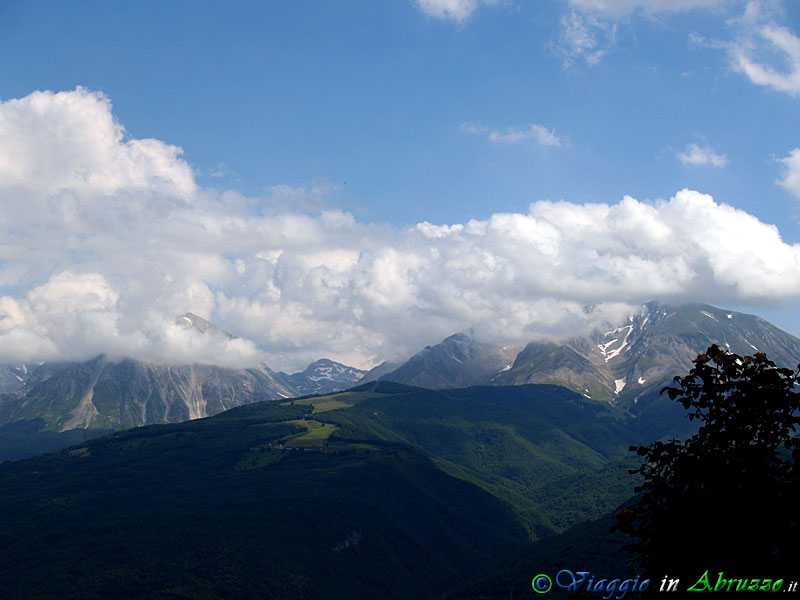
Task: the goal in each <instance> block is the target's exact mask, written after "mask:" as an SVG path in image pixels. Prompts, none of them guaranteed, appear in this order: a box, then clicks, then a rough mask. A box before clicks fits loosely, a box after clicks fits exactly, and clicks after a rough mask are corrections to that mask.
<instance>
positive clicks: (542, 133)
mask: <svg viewBox="0 0 800 600" xmlns="http://www.w3.org/2000/svg"><path fill="white" fill-rule="evenodd" d="M460 130H461V131H463V132H464V133H470V134H474V135H485V136H486V137H488V138H489V141H491V142H494V143H498V144H516V143H519V142H523V141H526V140H533V141H535V142H537V143H538V144H540V145H542V146H561V145H562V140H561V138H560V137H559V136H558V135H556V132H555V130H552V129H547V127H545V126H544V125H538V124H536V123H529V124H528V125H522V126H518V127H507V128H505V129H490V128H489V127H487V126H485V125H481V124H480V123H473V122H470V123H463V124H462V125H461V127H460Z"/></svg>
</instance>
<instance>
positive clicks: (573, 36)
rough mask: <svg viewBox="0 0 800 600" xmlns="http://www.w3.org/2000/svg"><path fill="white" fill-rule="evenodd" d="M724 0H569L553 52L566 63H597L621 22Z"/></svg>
mask: <svg viewBox="0 0 800 600" xmlns="http://www.w3.org/2000/svg"><path fill="white" fill-rule="evenodd" d="M724 3H725V2H724V0H569V1H568V6H569V7H570V10H569V11H566V12H565V13H564V14H562V15H561V18H560V20H559V35H558V40H557V41H556V42H555V43H554V44H553V48H554V50H555V53H556V54H557V55H558V56H559V57H560V58H561V60H562V62H563V64H564V66H565V67H570V66H572V65H574V64H575V63H576V62H580V61H583V62H585V63H586V64H587V65H588V66H590V67H591V66H594V65H596V64H598V63H599V62H600V61H602V60H603V58H604V57H605V56H606V55H607V54H608V53H609V52H611V50H612V49H613V48H614V47H615V46H616V43H617V34H618V29H619V23H620V22H623V23H624V22H626V21H630V19H631V18H632V17H634V16H637V15H644V16H647V17H655V16H657V15H661V14H674V13H680V12H686V11H690V10H696V9H708V8H713V7H716V6H723V5H724Z"/></svg>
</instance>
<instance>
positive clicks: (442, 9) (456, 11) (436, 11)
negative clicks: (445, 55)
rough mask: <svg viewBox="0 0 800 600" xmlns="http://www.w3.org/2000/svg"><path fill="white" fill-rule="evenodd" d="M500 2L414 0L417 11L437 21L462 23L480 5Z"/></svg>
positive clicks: (484, 0)
mask: <svg viewBox="0 0 800 600" xmlns="http://www.w3.org/2000/svg"><path fill="white" fill-rule="evenodd" d="M499 1H500V0H416V3H417V6H418V7H419V9H420V10H421V11H422V12H424V13H425V14H427V15H430V16H431V17H435V18H437V19H444V20H451V21H456V22H457V23H463V22H464V21H466V20H467V19H469V17H470V16H471V15H472V13H474V12H475V11H476V10H477V9H478V7H479V6H480V5H481V4H488V5H491V4H497V3H498V2H499Z"/></svg>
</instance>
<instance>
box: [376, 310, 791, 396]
mask: <svg viewBox="0 0 800 600" xmlns="http://www.w3.org/2000/svg"><path fill="white" fill-rule="evenodd" d="M711 344H718V345H719V346H720V347H721V348H724V349H726V350H730V351H732V352H735V353H737V354H740V355H747V354H753V353H754V352H765V353H766V354H767V356H769V357H770V359H772V360H773V361H775V362H776V363H777V364H779V365H781V366H786V367H792V368H793V367H796V366H797V364H798V362H800V339H798V338H796V337H795V336H793V335H790V334H788V333H786V332H784V331H782V330H780V329H778V328H777V327H775V326H774V325H771V324H770V323H768V322H767V321H765V320H764V319H761V318H759V317H756V316H753V315H747V314H743V313H738V312H735V311H729V310H723V309H720V308H715V307H713V306H708V305H705V304H686V305H683V306H679V307H673V306H669V305H666V304H663V303H659V302H652V303H648V304H645V305H643V306H642V307H641V309H640V310H639V311H638V312H636V313H635V314H631V315H629V316H628V318H627V320H626V321H625V322H623V323H609V324H608V325H607V327H606V328H604V329H599V330H597V331H594V332H592V333H591V334H589V335H586V336H583V337H579V338H573V339H570V340H567V341H564V342H561V343H553V342H531V343H529V344H528V345H527V346H526V347H525V348H524V349H523V350H522V351H521V352H519V354H517V355H516V358H511V359H510V360H509V359H508V357H507V352H508V350H507V349H505V350H504V349H502V348H497V347H492V346H490V345H488V344H481V343H478V342H476V341H475V340H473V339H472V338H471V337H470V336H468V335H466V334H459V335H456V336H451V337H449V338H447V339H446V340H444V341H443V342H442V343H440V344H438V345H436V346H433V347H428V348H426V349H425V350H423V351H422V352H419V353H417V354H416V355H414V356H413V357H411V359H409V360H408V362H406V363H405V364H404V365H402V366H401V367H400V368H398V369H396V370H394V371H393V372H391V373H389V374H385V375H383V376H382V377H381V379H383V380H388V381H395V382H398V383H405V384H409V385H419V386H422V387H432V388H449V387H461V386H465V385H476V384H485V385H523V384H528V383H550V384H556V385H563V386H564V387H567V388H569V389H571V390H573V391H575V392H577V393H579V394H582V395H583V396H584V397H586V398H589V399H593V400H600V401H605V402H611V403H614V404H620V405H622V406H623V407H633V406H635V405H636V404H637V403H638V402H639V400H640V399H642V398H643V397H645V396H653V394H655V395H657V394H658V392H659V391H660V389H661V388H662V387H663V386H665V385H667V384H669V383H670V381H671V380H672V378H673V377H674V376H675V375H680V374H684V373H686V372H687V371H688V370H689V369H690V368H691V361H692V359H693V358H694V357H695V356H696V355H697V354H699V353H700V352H703V351H705V350H706V349H707V348H708V347H709V346H710V345H711ZM504 352H505V353H506V354H505V356H504ZM506 361H507V362H506Z"/></svg>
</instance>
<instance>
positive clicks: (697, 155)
mask: <svg viewBox="0 0 800 600" xmlns="http://www.w3.org/2000/svg"><path fill="white" fill-rule="evenodd" d="M676 156H677V157H678V160H680V161H681V163H683V164H684V165H687V166H695V167H704V166H711V167H716V168H721V167H724V166H725V165H727V164H728V157H727V156H725V155H724V154H718V153H717V152H716V150H714V149H713V148H710V147H708V146H700V145H698V144H694V143H692V144H689V145H688V146H686V150H684V151H683V152H678V153H677V155H676Z"/></svg>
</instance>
